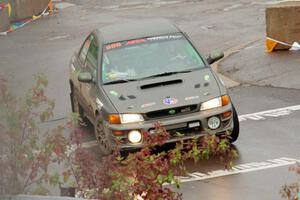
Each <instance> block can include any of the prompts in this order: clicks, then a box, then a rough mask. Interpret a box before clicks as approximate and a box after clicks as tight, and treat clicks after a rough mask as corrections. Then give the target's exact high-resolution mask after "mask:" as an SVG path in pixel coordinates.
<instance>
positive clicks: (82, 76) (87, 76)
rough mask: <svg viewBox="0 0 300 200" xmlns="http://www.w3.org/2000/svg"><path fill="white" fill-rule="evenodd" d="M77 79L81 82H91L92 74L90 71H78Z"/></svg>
mask: <svg viewBox="0 0 300 200" xmlns="http://www.w3.org/2000/svg"><path fill="white" fill-rule="evenodd" d="M78 81H79V82H82V83H92V82H93V76H92V74H91V73H90V72H80V73H79V74H78Z"/></svg>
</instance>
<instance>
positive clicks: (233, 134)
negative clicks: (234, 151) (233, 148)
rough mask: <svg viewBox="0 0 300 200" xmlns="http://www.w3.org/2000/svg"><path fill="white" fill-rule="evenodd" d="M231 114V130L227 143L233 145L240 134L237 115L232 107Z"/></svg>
mask: <svg viewBox="0 0 300 200" xmlns="http://www.w3.org/2000/svg"><path fill="white" fill-rule="evenodd" d="M232 114H233V130H232V132H231V134H230V138H229V142H230V143H234V142H235V141H236V140H237V139H238V137H239V134H240V122H239V117H238V114H237V112H236V110H235V107H234V106H233V105H232Z"/></svg>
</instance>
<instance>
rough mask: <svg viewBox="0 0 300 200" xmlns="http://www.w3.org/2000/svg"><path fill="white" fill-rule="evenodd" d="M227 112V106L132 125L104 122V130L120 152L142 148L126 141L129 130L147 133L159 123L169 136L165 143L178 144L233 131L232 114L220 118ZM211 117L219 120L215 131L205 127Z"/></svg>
mask: <svg viewBox="0 0 300 200" xmlns="http://www.w3.org/2000/svg"><path fill="white" fill-rule="evenodd" d="M228 111H232V105H231V104H229V105H227V106H224V107H219V108H214V109H210V110H206V111H198V112H194V113H189V114H184V115H178V116H172V117H167V118H166V117H165V118H160V119H156V120H149V121H144V122H141V123H133V124H117V125H116V124H109V123H108V122H105V124H104V125H105V126H106V130H109V131H110V133H109V135H111V136H112V138H111V141H113V143H114V144H112V145H113V146H116V144H118V148H119V149H120V150H121V151H127V150H128V151H129V150H134V149H139V148H141V147H143V143H139V144H132V143H130V142H129V141H128V140H127V133H128V132H129V131H131V130H139V131H141V132H149V133H150V134H151V130H153V129H154V124H155V123H156V122H159V123H160V124H161V125H162V126H163V127H164V128H165V129H166V130H167V131H168V132H169V133H170V135H171V138H170V139H169V140H167V141H166V143H173V142H178V141H180V140H189V139H193V138H199V137H201V136H203V135H204V134H206V133H207V132H209V133H211V134H222V133H225V132H226V131H232V130H233V122H232V121H233V119H232V114H231V116H230V117H227V118H222V114H223V113H225V112H228ZM212 116H218V117H220V119H221V126H220V127H219V128H218V129H216V130H210V129H209V127H208V125H207V120H208V118H210V117H212ZM195 122H199V124H200V126H197V127H189V124H192V123H195ZM113 131H122V132H124V135H123V136H114V135H113V133H112V132H113ZM176 132H179V133H181V134H183V136H181V137H178V136H176Z"/></svg>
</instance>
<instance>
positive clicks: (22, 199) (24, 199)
mask: <svg viewBox="0 0 300 200" xmlns="http://www.w3.org/2000/svg"><path fill="white" fill-rule="evenodd" d="M0 200H83V199H79V198H71V197H51V196H31V195H18V196H0Z"/></svg>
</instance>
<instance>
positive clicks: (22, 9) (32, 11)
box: [12, 0, 50, 21]
mask: <svg viewBox="0 0 300 200" xmlns="http://www.w3.org/2000/svg"><path fill="white" fill-rule="evenodd" d="M49 2H50V0H14V1H13V3H12V5H13V14H12V15H13V16H12V21H18V20H21V19H26V18H29V17H32V16H33V15H39V14H40V13H42V12H43V11H44V10H45V9H46V8H47V6H48V4H49Z"/></svg>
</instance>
